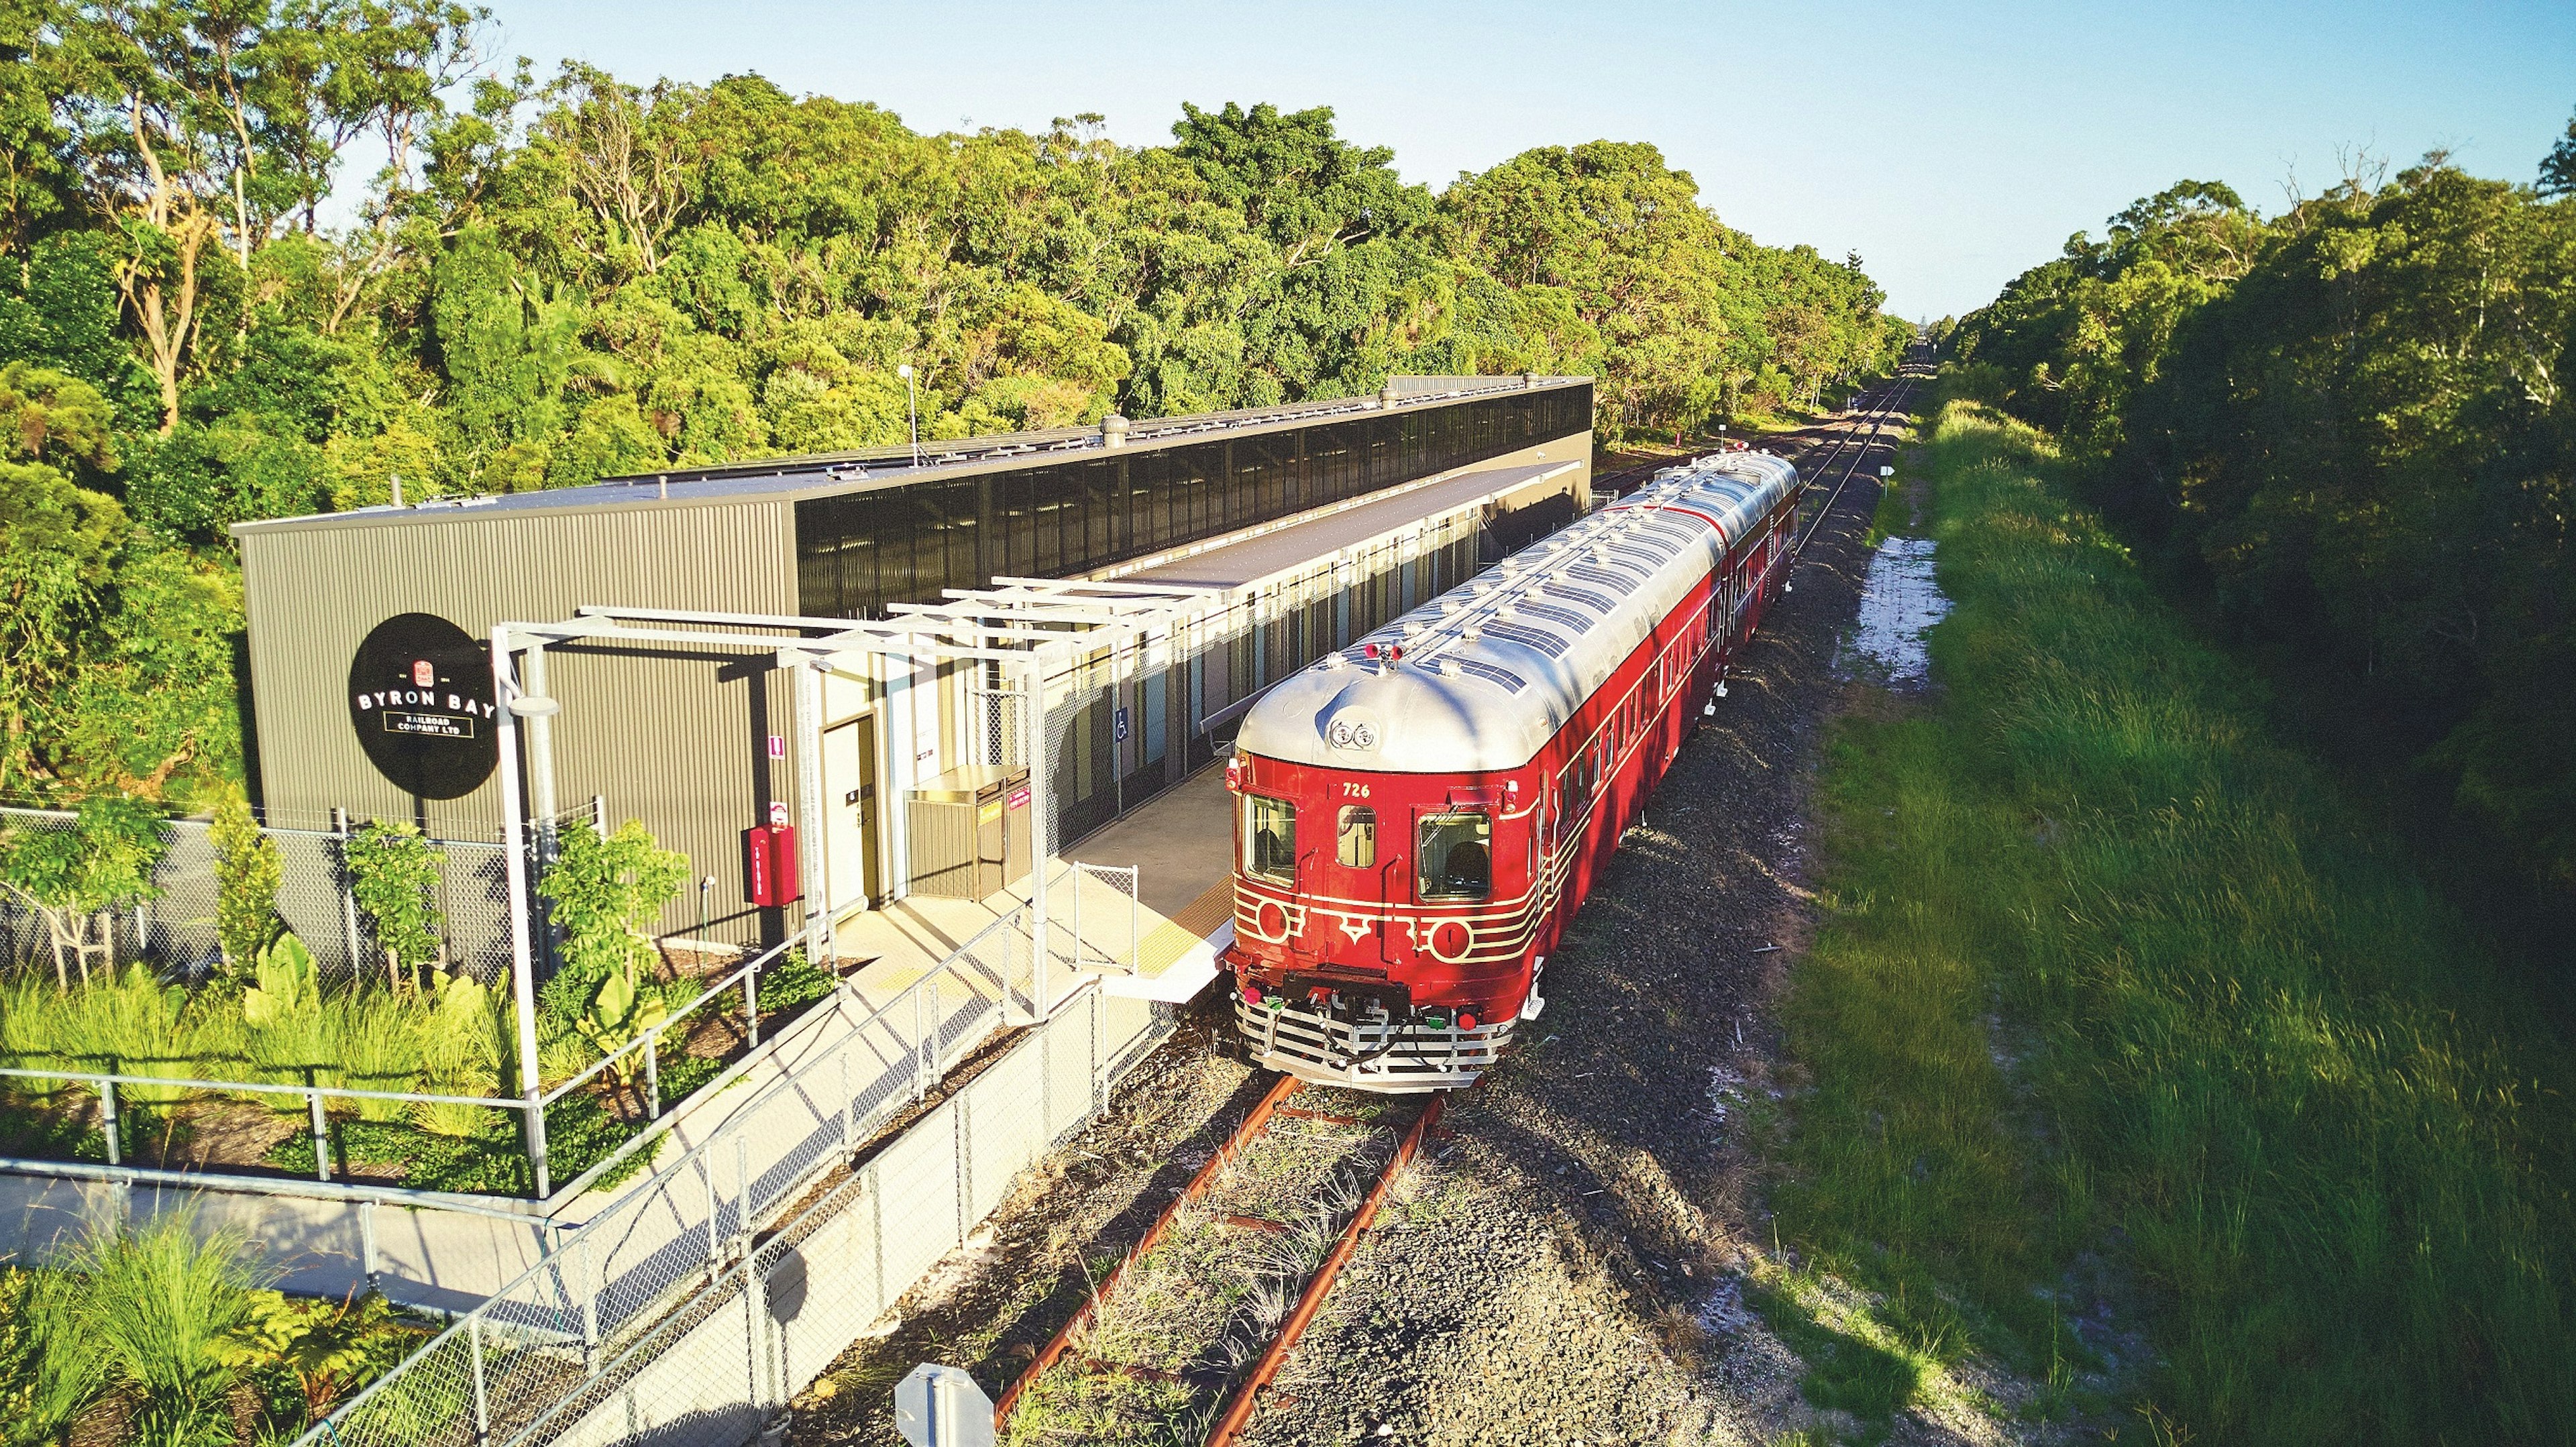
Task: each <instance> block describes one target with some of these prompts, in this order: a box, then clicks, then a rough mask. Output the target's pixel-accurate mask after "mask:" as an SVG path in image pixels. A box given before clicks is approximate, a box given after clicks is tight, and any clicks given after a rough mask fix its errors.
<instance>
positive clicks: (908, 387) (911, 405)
mask: <svg viewBox="0 0 2576 1447" xmlns="http://www.w3.org/2000/svg"><path fill="white" fill-rule="evenodd" d="M894 374H895V375H896V376H898V377H901V378H902V379H903V414H904V416H905V417H906V418H907V419H909V420H910V421H911V423H912V465H913V466H915V467H919V466H920V465H921V399H920V398H919V397H918V396H917V395H915V394H914V392H913V382H912V363H910V362H906V363H904V364H903V365H902V366H899V367H897V368H895V369H894Z"/></svg>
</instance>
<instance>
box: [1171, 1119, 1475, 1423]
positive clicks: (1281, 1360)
mask: <svg viewBox="0 0 2576 1447" xmlns="http://www.w3.org/2000/svg"><path fill="white" fill-rule="evenodd" d="M1445 1098H1446V1097H1444V1096H1441V1095H1436V1094H1435V1095H1433V1096H1432V1097H1431V1103H1430V1104H1429V1105H1427V1106H1425V1107H1423V1111H1422V1114H1420V1115H1418V1116H1416V1117H1414V1120H1413V1128H1412V1129H1411V1130H1408V1131H1406V1132H1405V1133H1404V1143H1403V1144H1402V1145H1399V1146H1397V1147H1396V1148H1395V1154H1394V1155H1392V1156H1389V1157H1387V1162H1386V1169H1384V1170H1382V1171H1380V1172H1379V1173H1378V1178H1377V1184H1376V1185H1374V1186H1371V1187H1370V1188H1369V1193H1368V1199H1366V1200H1364V1201H1362V1202H1361V1203H1360V1208H1359V1209H1358V1210H1356V1211H1354V1212H1352V1213H1351V1219H1350V1221H1349V1223H1348V1224H1346V1225H1344V1226H1343V1227H1342V1235H1341V1239H1340V1240H1338V1241H1336V1242H1334V1243H1333V1250H1332V1254H1331V1255H1329V1256H1326V1257H1325V1258H1324V1261H1323V1264H1322V1265H1320V1266H1317V1267H1316V1268H1315V1274H1314V1275H1313V1276H1310V1277H1308V1278H1307V1279H1306V1289H1305V1290H1304V1291H1302V1292H1299V1293H1298V1294H1297V1307H1296V1309H1295V1310H1294V1311H1291V1312H1289V1313H1288V1319H1287V1320H1286V1321H1283V1322H1281V1323H1280V1324H1279V1335H1277V1336H1276V1337H1273V1338H1272V1339H1271V1342H1270V1346H1269V1349H1268V1350H1266V1351H1264V1352H1263V1353H1262V1354H1261V1360H1260V1361H1259V1362H1257V1363H1255V1364H1254V1365H1253V1368H1252V1370H1251V1372H1250V1373H1249V1374H1247V1375H1246V1376H1245V1377H1244V1378H1243V1380H1242V1381H1240V1382H1238V1383H1236V1385H1235V1389H1234V1396H1233V1397H1232V1398H1231V1399H1230V1400H1228V1401H1227V1402H1226V1404H1225V1411H1224V1413H1223V1415H1221V1416H1219V1417H1218V1418H1217V1422H1216V1425H1215V1426H1214V1427H1212V1428H1210V1429H1209V1430H1208V1435H1207V1444H1206V1447H1231V1444H1232V1443H1233V1442H1234V1439H1235V1434H1237V1433H1239V1432H1241V1431H1242V1430H1243V1427H1244V1424H1245V1423H1246V1422H1249V1421H1251V1420H1252V1413H1253V1409H1254V1408H1255V1407H1257V1406H1259V1405H1260V1399H1261V1392H1262V1389H1263V1388H1265V1387H1267V1386H1269V1385H1270V1382H1271V1379H1272V1378H1274V1377H1276V1376H1278V1375H1279V1369H1280V1368H1281V1367H1282V1366H1284V1365H1286V1364H1287V1361H1288V1353H1289V1352H1290V1351H1291V1350H1292V1349H1294V1348H1295V1347H1296V1345H1297V1339H1298V1338H1299V1337H1301V1336H1303V1335H1305V1333H1306V1326H1307V1323H1309V1322H1311V1321H1313V1320H1314V1319H1315V1313H1316V1312H1317V1311H1319V1310H1321V1309H1322V1308H1323V1305H1324V1298H1325V1296H1326V1295H1328V1294H1329V1293H1330V1292H1331V1291H1332V1289H1333V1281H1334V1279H1335V1278H1336V1277H1338V1276H1340V1275H1341V1274H1342V1268H1343V1267H1344V1266H1345V1265H1348V1264H1349V1262H1350V1259H1351V1253H1352V1252H1354V1251H1356V1250H1358V1249H1359V1244H1360V1236H1361V1234H1362V1233H1363V1232H1365V1231H1367V1230H1368V1228H1369V1227H1370V1226H1372V1225H1374V1224H1376V1221H1377V1212H1378V1207H1379V1206H1381V1205H1383V1204H1384V1203H1385V1201H1386V1193H1387V1191H1388V1189H1389V1188H1390V1187H1392V1186H1393V1185H1394V1184H1395V1176H1396V1173H1397V1172H1398V1171H1401V1170H1403V1169H1404V1164H1405V1162H1407V1161H1410V1160H1412V1159H1413V1156H1414V1153H1415V1152H1416V1151H1418V1150H1420V1149H1421V1148H1422V1137H1423V1135H1424V1134H1425V1133H1426V1132H1428V1131H1429V1130H1430V1129H1431V1127H1432V1125H1433V1124H1434V1123H1436V1122H1437V1121H1438V1120H1439V1119H1440V1107H1441V1105H1442V1103H1443V1101H1444V1100H1445Z"/></svg>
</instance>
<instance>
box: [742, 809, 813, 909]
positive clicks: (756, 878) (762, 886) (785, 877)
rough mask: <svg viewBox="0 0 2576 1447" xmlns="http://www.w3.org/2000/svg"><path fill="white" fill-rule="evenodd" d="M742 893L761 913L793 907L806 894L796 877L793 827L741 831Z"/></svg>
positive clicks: (780, 826) (767, 827)
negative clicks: (788, 906) (766, 910)
mask: <svg viewBox="0 0 2576 1447" xmlns="http://www.w3.org/2000/svg"><path fill="white" fill-rule="evenodd" d="M742 855H743V893H744V894H746V895H747V896H749V897H750V899H751V902H752V903H753V904H755V905H758V906H759V907H761V908H762V909H776V908H778V907H780V906H782V905H789V904H794V903H795V902H796V901H797V900H798V899H799V898H801V897H802V896H803V895H804V893H805V888H804V886H803V885H802V884H800V883H799V882H798V881H797V876H796V826H795V825H793V824H763V825H760V826H759V827H758V828H754V829H745V830H744V831H742Z"/></svg>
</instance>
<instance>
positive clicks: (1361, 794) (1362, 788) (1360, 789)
mask: <svg viewBox="0 0 2576 1447" xmlns="http://www.w3.org/2000/svg"><path fill="white" fill-rule="evenodd" d="M1368 791H1369V786H1368V785H1366V784H1349V783H1346V784H1344V785H1342V797H1343V798H1345V799H1365V798H1367V797H1368V796H1369V792H1368Z"/></svg>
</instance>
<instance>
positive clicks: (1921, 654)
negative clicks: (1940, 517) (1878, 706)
mask: <svg viewBox="0 0 2576 1447" xmlns="http://www.w3.org/2000/svg"><path fill="white" fill-rule="evenodd" d="M1932 547H1933V544H1932V540H1931V539H1930V538H1889V539H1888V540H1887V541H1886V542H1883V543H1881V544H1879V546H1878V551H1877V552H1876V553H1874V554H1872V555H1871V557H1870V560H1869V574H1868V576H1867V577H1866V578H1864V579H1862V581H1861V589H1860V626H1859V628H1857V629H1856V630H1854V631H1853V633H1852V636H1851V639H1850V641H1849V642H1847V643H1845V644H1844V645H1843V647H1842V650H1841V652H1840V654H1839V655H1838V656H1837V657H1836V658H1835V660H1834V671H1835V672H1836V673H1838V674H1840V675H1841V676H1842V677H1844V678H1863V677H1865V678H1875V679H1879V680H1881V681H1883V682H1886V683H1889V684H1907V683H1911V684H1919V683H1921V682H1923V679H1924V675H1925V674H1926V673H1928V672H1929V671H1930V670H1931V666H1932V660H1931V657H1930V656H1929V654H1927V653H1926V652H1925V650H1924V647H1923V634H1924V631H1925V630H1926V629H1929V628H1930V627H1931V626H1932V625H1933V624H1935V623H1938V622H1940V621H1941V619H1942V618H1943V617H1944V616H1945V615H1947V614H1948V613H1949V611H1950V600H1949V599H1948V598H1946V597H1943V596H1942V594H1941V589H1940V588H1939V587H1938V586H1936V585H1935V584H1934V583H1933V581H1932Z"/></svg>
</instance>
